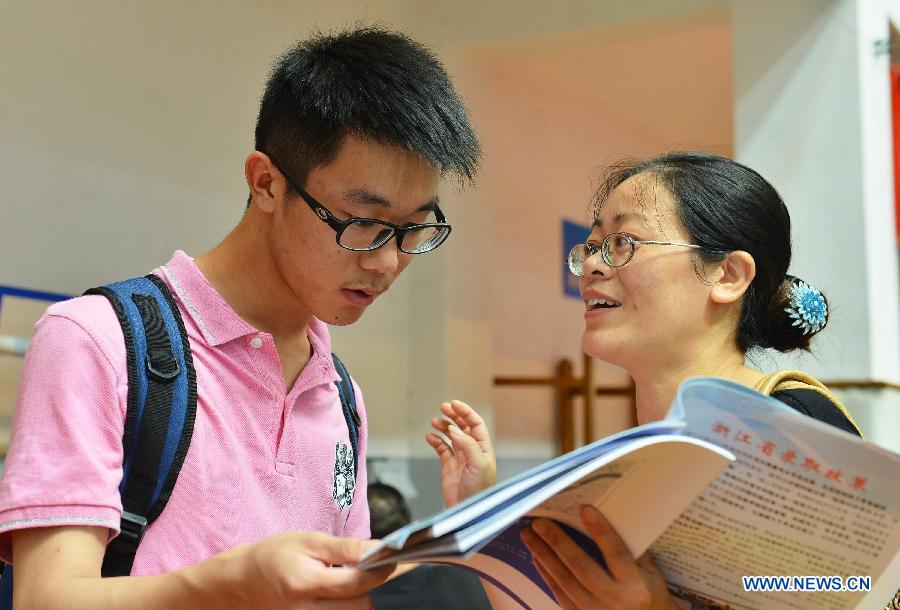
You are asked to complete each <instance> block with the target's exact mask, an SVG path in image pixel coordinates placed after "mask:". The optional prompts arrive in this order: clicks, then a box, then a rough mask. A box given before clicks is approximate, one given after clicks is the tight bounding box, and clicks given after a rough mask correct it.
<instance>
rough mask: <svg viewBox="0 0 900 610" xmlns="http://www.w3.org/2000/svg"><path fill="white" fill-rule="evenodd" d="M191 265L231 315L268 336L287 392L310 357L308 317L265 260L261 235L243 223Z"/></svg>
mask: <svg viewBox="0 0 900 610" xmlns="http://www.w3.org/2000/svg"><path fill="white" fill-rule="evenodd" d="M196 263H197V267H198V268H199V269H200V271H201V272H202V273H203V275H204V276H205V277H206V279H207V280H208V281H209V283H210V284H211V285H212V287H213V288H215V290H216V292H218V293H219V295H220V296H221V297H222V298H223V299H224V300H225V302H226V303H228V305H229V306H230V307H231V308H232V309H233V310H234V311H235V313H237V315H239V316H240V317H241V318H243V319H244V320H246V321H247V322H248V323H249V324H250V325H252V326H253V327H254V328H256V329H258V330H260V331H262V332H266V333H269V334H270V335H272V338H273V340H274V341H275V347H276V349H277V351H278V355H279V358H280V360H281V365H282V372H283V375H284V381H285V389H286V391H289V390H290V388H291V387H293V385H294V382H295V381H296V379H297V377H298V376H299V375H300V372H301V371H302V370H303V367H304V366H306V363H307V362H309V359H310V357H311V353H312V346H311V344H310V341H309V336H308V331H309V323H310V321H311V320H312V313H311V312H305V311H302V309H301V308H300V307H299V306H298V303H297V299H296V297H295V295H293V294H292V293H291V292H290V290H289V289H288V288H287V286H286V284H285V282H284V279H283V278H282V276H281V274H280V273H279V271H278V269H277V267H276V265H275V264H274V262H273V261H272V259H271V257H270V256H269V250H268V248H267V247H266V245H265V237H264V236H263V235H261V234H260V233H259V230H258V229H255V228H254V227H253V226H252V225H251V224H250V223H248V222H246V219H245V220H244V221H242V222H241V223H240V224H239V225H238V226H237V227H236V228H235V229H234V231H232V232H231V233H230V234H229V235H228V236H227V237H226V238H225V239H224V240H223V241H222V243H220V244H219V245H218V246H216V247H215V248H213V249H212V250H210V251H209V252H207V253H205V254H203V255H202V256H200V257H198V258H197V259H196Z"/></svg>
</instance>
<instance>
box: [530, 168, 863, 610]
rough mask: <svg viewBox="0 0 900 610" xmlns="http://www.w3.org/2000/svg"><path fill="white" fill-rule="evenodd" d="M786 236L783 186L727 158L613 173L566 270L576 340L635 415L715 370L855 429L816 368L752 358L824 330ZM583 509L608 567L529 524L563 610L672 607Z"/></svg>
mask: <svg viewBox="0 0 900 610" xmlns="http://www.w3.org/2000/svg"><path fill="white" fill-rule="evenodd" d="M790 233H791V231H790V216H789V214H788V211H787V208H786V207H785V205H784V202H783V201H782V200H781V197H779V195H778V193H777V192H776V191H775V189H774V188H773V187H772V186H771V185H770V184H769V183H768V182H766V180H765V179H763V177H762V176H760V175H759V174H758V173H756V172H755V171H753V170H752V169H750V168H748V167H745V166H743V165H741V164H740V163H737V162H735V161H732V160H730V159H726V158H723V157H719V156H716V155H712V154H707V153H696V152H681V153H672V154H667V155H662V156H660V157H656V158H653V159H650V160H647V161H644V162H640V163H636V164H629V165H623V166H619V167H617V168H615V169H614V170H613V171H612V172H611V173H610V175H609V176H608V178H607V179H606V180H605V181H604V183H603V184H602V185H601V187H600V189H599V190H598V192H597V196H596V198H595V207H594V223H593V228H592V231H591V234H590V236H589V238H588V240H587V242H586V243H585V244H580V245H578V246H576V247H575V248H573V249H572V252H571V253H570V255H569V266H570V269H571V270H572V272H573V273H574V274H575V275H578V276H580V278H581V279H580V290H581V295H582V298H583V300H584V302H585V307H586V311H585V314H584V318H585V330H584V335H583V338H582V349H583V350H584V351H585V352H586V353H587V354H589V355H591V356H593V357H595V358H599V359H601V360H605V361H607V362H611V363H613V364H617V365H619V366H621V367H623V368H625V369H626V370H627V371H628V372H629V373H630V374H631V376H632V378H633V379H634V383H635V391H636V403H637V419H638V423H641V424H644V423H647V422H651V421H655V420H659V419H662V418H663V417H664V415H665V413H666V411H667V409H668V408H669V406H670V405H671V403H672V401H673V399H674V397H675V393H676V390H677V389H678V386H679V384H681V382H682V381H684V380H685V379H687V378H689V377H694V376H697V375H713V376H717V377H722V378H725V379H730V380H732V381H735V382H738V383H741V384H744V385H747V386H749V387H752V388H755V389H757V390H760V391H763V392H765V393H770V394H771V395H772V396H774V397H776V398H778V399H780V400H781V401H783V402H785V403H786V404H788V405H789V406H791V407H793V408H794V409H796V410H798V411H800V412H801V413H804V414H806V415H809V416H811V417H815V418H816V419H819V420H822V421H825V422H827V423H830V424H832V425H835V426H837V427H839V428H842V429H844V430H848V431H850V432H853V433H856V434H858V433H859V432H858V430H857V427H856V425H855V423H854V422H853V420H852V418H851V416H850V414H849V413H848V412H847V411H846V409H844V407H843V406H842V405H841V404H840V402H839V401H838V400H837V398H835V397H834V396H833V395H832V394H831V393H830V392H829V391H828V390H827V388H825V387H824V386H822V385H821V384H820V383H819V382H817V381H816V380H815V379H813V378H812V377H809V376H807V375H805V374H803V373H800V372H798V371H787V372H782V373H781V374H778V375H766V374H764V373H762V372H760V371H758V370H756V369H754V368H752V367H749V366H747V365H746V363H745V361H746V356H747V354H748V353H749V352H751V351H754V350H758V349H763V348H774V349H777V350H779V351H782V352H787V351H790V350H794V349H804V350H808V349H809V341H810V339H811V338H812V336H813V335H815V334H816V333H818V332H819V331H821V330H822V328H824V327H825V324H826V321H827V311H828V309H827V302H826V301H825V298H824V296H823V295H822V294H821V293H820V292H819V291H818V290H816V289H815V288H813V287H811V286H810V285H808V284H806V283H805V282H802V281H801V280H799V279H797V278H794V277H792V276H790V275H787V271H788V265H789V263H790V258H791V238H790ZM582 519H583V520H584V523H585V527H586V529H587V531H588V532H589V533H591V535H592V536H593V538H594V539H595V541H596V542H597V544H598V546H599V547H600V550H601V551H602V552H603V555H604V558H605V559H606V562H607V567H606V568H604V567H602V566H600V565H598V564H597V563H596V562H594V561H592V560H590V559H589V558H588V556H587V555H586V554H585V553H584V552H583V551H581V550H580V549H579V548H578V547H577V546H576V545H575V544H574V543H573V542H572V541H571V539H569V538H568V537H566V536H565V534H563V533H562V531H561V530H559V528H557V527H556V526H555V525H554V524H553V523H551V522H549V521H535V522H534V524H533V525H532V527H531V528H529V529H527V530H524V531H523V532H522V538H523V540H524V542H525V543H526V545H528V547H529V548H530V549H531V551H532V556H533V558H534V560H535V563H536V565H537V567H538V569H539V571H541V573H542V574H543V575H544V577H545V579H546V580H547V582H548V584H549V585H550V587H551V588H552V589H553V591H554V593H555V594H556V596H557V599H558V600H559V601H560V603H561V605H562V606H563V607H564V608H579V609H585V608H636V609H637V608H640V609H649V608H674V607H675V606H674V602H673V600H672V598H671V597H670V595H669V593H668V590H667V589H666V584H665V581H664V580H663V578H662V576H661V574H660V572H659V570H658V569H657V568H656V566H655V565H654V563H653V560H652V559H651V558H650V557H649V555H647V554H644V555H643V556H642V557H641V558H639V559H638V560H637V561H635V560H633V559H632V558H631V555H630V554H629V552H628V550H627V549H626V547H625V545H624V544H623V542H622V540H621V539H620V538H619V537H618V535H617V534H616V532H615V531H614V530H613V529H612V527H611V526H610V525H609V523H608V522H607V521H606V520H605V519H604V518H603V517H602V515H600V513H599V512H597V511H596V510H594V509H592V508H587V507H586V508H585V509H583V511H582Z"/></svg>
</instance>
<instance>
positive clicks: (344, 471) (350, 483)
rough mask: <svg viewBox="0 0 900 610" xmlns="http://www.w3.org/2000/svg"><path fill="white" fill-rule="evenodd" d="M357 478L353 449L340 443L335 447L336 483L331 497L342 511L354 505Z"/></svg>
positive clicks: (334, 482)
mask: <svg viewBox="0 0 900 610" xmlns="http://www.w3.org/2000/svg"><path fill="white" fill-rule="evenodd" d="M355 487H356V477H354V476H353V449H352V448H351V447H350V445H348V444H347V443H342V442H341V441H338V442H337V443H336V444H335V445H334V481H333V486H332V491H331V497H332V498H334V499H335V501H337V503H338V506H340V507H341V510H344V509H345V508H347V507H348V506H350V505H351V504H353V490H354V488H355Z"/></svg>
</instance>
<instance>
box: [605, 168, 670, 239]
mask: <svg viewBox="0 0 900 610" xmlns="http://www.w3.org/2000/svg"><path fill="white" fill-rule="evenodd" d="M676 211H677V210H676V206H675V201H674V199H673V197H672V196H671V194H670V193H669V191H668V189H666V188H665V187H664V186H663V185H662V184H661V183H660V182H659V180H658V178H657V177H656V176H653V175H650V174H647V173H642V174H638V175H636V176H632V177H630V178H628V179H627V180H625V181H624V182H622V183H621V184H620V185H619V186H617V187H616V188H614V189H613V190H612V191H611V192H610V194H609V196H608V197H607V198H606V199H605V200H604V201H600V202H598V203H597V205H596V206H595V208H594V223H593V226H594V227H595V228H601V229H605V230H607V231H613V230H616V229H617V228H618V227H620V226H621V225H624V224H628V223H633V222H636V223H638V224H640V225H643V226H644V227H646V228H648V229H651V230H653V231H658V232H661V233H668V232H669V231H671V230H672V229H677V228H679V227H680V224H681V223H680V222H679V219H678V216H677V214H676Z"/></svg>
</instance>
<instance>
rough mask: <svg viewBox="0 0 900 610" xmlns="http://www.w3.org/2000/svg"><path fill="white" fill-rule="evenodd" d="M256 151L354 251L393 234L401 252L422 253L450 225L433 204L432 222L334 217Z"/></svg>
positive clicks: (339, 241)
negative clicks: (404, 223)
mask: <svg viewBox="0 0 900 610" xmlns="http://www.w3.org/2000/svg"><path fill="white" fill-rule="evenodd" d="M260 152H262V153H263V154H265V155H266V156H267V157H269V160H270V161H271V162H272V165H274V166H275V168H276V169H277V170H278V171H279V172H281V175H282V176H284V179H285V180H287V183H288V184H289V185H290V186H291V188H292V189H294V190H295V191H297V194H298V195H300V198H301V199H303V201H305V202H306V205H308V206H309V209H311V210H312V211H313V213H314V214H315V215H316V216H317V217H318V218H319V220H321V221H322V222H324V223H325V224H327V225H328V226H329V227H331V228H332V229H334V232H335V241H336V242H337V244H338V245H339V246H340V247H342V248H345V249H347V250H353V251H354V252H366V251H369V250H376V249H378V248H380V247H381V246H383V245H385V244H386V243H388V242H389V241H391V238H393V237H394V236H396V237H397V246H398V247H399V248H400V250H401V251H402V252H406V253H407V254H422V253H424V252H430V251H431V250H434V249H435V248H437V247H438V246H440V245H441V244H442V243H444V241H445V240H446V239H447V237H448V236H449V235H450V231H451V230H452V227H451V226H450V225H449V224H448V223H447V219H446V218H445V217H444V213H443V212H441V209H440V208H438V207H437V206H435V207H434V208H433V209H431V210H429V211H428V213H429V216H430V217H431V216H433V217H434V221H433V222H424V223H417V224H408V225H405V226H400V225H395V224H393V223H390V222H387V221H384V220H378V219H376V218H357V217H355V216H354V217H353V218H348V219H347V220H338V218H337V217H336V216H335V215H334V214H333V213H332V212H331V210H329V209H328V208H326V207H325V206H324V205H322V204H321V203H319V202H318V201H317V200H316V198H315V197H313V196H312V195H310V194H309V193H307V192H306V190H305V189H304V188H303V187H302V186H300V185H299V184H297V183H296V182H294V181H293V180H291V178H290V176H288V175H287V174H286V173H285V172H284V170H282V169H281V167H280V166H279V165H278V162H277V161H275V158H274V157H272V155H270V154H269V153H267V152H265V151H260Z"/></svg>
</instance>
